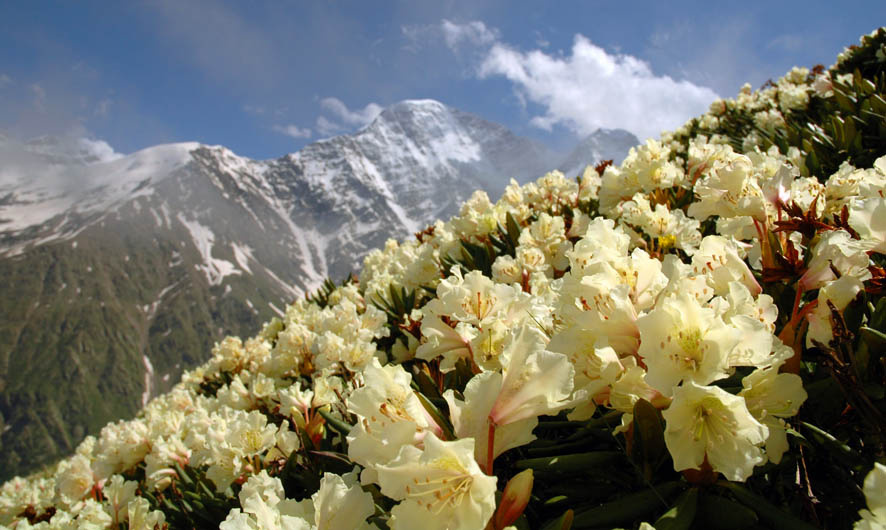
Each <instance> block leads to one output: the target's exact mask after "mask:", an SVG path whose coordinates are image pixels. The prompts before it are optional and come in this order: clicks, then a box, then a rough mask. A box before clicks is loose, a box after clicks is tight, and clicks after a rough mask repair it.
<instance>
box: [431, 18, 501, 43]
mask: <svg viewBox="0 0 886 530" xmlns="http://www.w3.org/2000/svg"><path fill="white" fill-rule="evenodd" d="M440 27H441V28H442V29H443V39H445V40H446V45H447V46H449V48H450V49H452V50H455V49H457V48H458V47H459V46H460V45H462V44H472V45H474V46H483V45H486V44H491V43H493V42H495V41H496V40H498V31H496V30H494V29H490V28H488V27H486V24H484V23H483V22H481V21H479V20H472V21H470V22H468V23H466V24H456V23H455V22H451V21H449V20H445V19H444V20H443V22H442V23H441V24H440Z"/></svg>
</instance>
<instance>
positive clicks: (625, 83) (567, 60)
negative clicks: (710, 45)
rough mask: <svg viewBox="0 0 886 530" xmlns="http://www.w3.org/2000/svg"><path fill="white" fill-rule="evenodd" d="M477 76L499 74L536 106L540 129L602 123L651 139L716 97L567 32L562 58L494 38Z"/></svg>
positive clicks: (583, 130)
mask: <svg viewBox="0 0 886 530" xmlns="http://www.w3.org/2000/svg"><path fill="white" fill-rule="evenodd" d="M478 75H479V76H480V77H481V78H486V77H491V76H503V77H505V78H507V79H509V80H510V81H511V82H512V83H514V85H515V90H516V91H517V92H518V94H519V95H520V96H521V97H523V98H525V99H526V100H527V101H530V102H532V103H536V104H539V105H541V106H542V107H544V109H545V111H544V113H543V114H541V115H537V116H535V117H533V118H532V120H531V123H532V124H533V125H535V126H537V127H540V128H542V129H546V130H550V129H551V127H553V126H554V125H563V126H566V127H568V128H570V129H572V130H573V131H575V132H576V133H578V134H580V135H586V134H590V133H591V132H593V131H594V130H596V129H598V128H601V127H602V128H623V129H627V130H629V131H631V132H633V133H634V134H636V135H637V136H639V137H640V138H648V137H657V136H658V135H659V134H660V133H661V132H662V131H664V130H671V129H674V128H676V127H679V126H680V125H682V124H683V123H684V122H685V121H686V120H687V119H689V118H691V117H693V116H695V115H698V114H701V113H703V112H704V111H705V110H707V108H708V105H709V104H710V103H711V101H713V100H714V99H716V98H717V94H716V93H715V92H714V91H713V90H711V89H709V88H705V87H700V86H697V85H694V84H692V83H690V82H689V81H675V80H674V79H672V78H671V77H668V76H656V75H655V74H654V73H653V72H652V69H651V68H650V66H649V64H648V63H646V62H645V61H643V60H640V59H638V58H636V57H632V56H630V55H615V54H609V53H607V52H606V51H605V50H604V49H603V48H600V47H599V46H596V45H594V44H593V43H592V42H591V41H590V40H588V39H587V38H586V37H584V36H582V35H576V36H575V40H574V42H573V45H572V53H571V55H568V56H564V55H556V56H555V55H548V54H545V53H544V52H542V51H539V50H534V51H530V52H525V53H524V52H520V51H518V50H515V49H513V48H511V47H509V46H507V45H505V44H502V43H495V44H494V45H493V46H492V47H491V48H490V50H489V51H488V53H487V54H486V56H485V59H484V60H483V62H482V64H481V65H480V67H479V69H478Z"/></svg>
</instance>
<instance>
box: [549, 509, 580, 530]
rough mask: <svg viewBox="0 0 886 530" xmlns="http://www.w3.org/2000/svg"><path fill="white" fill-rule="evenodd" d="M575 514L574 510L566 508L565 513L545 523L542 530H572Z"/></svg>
mask: <svg viewBox="0 0 886 530" xmlns="http://www.w3.org/2000/svg"><path fill="white" fill-rule="evenodd" d="M574 515H575V514H574V512H573V511H572V510H566V511H565V512H563V515H561V516H560V517H557V518H556V519H554V520H552V521H549V522H548V523H547V524H546V525H544V526H543V527H542V530H570V528H572V522H573V518H574Z"/></svg>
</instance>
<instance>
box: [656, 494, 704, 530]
mask: <svg viewBox="0 0 886 530" xmlns="http://www.w3.org/2000/svg"><path fill="white" fill-rule="evenodd" d="M697 508H698V488H692V489H690V490H689V491H687V492H686V493H684V494H683V495H681V496H680V499H679V500H677V504H675V505H674V507H673V508H671V509H670V510H668V511H667V512H665V513H664V515H662V516H661V517H659V518H658V520H657V521H655V524H654V525H653V526H655V530H689V527H690V526H692V522H693V521H694V520H695V513H696V510H697Z"/></svg>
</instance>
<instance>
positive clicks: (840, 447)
mask: <svg viewBox="0 0 886 530" xmlns="http://www.w3.org/2000/svg"><path fill="white" fill-rule="evenodd" d="M800 425H802V426H803V428H804V429H806V431H807V435H808V438H811V439H812V440H814V441H816V442H818V443H819V444H820V445H821V446H822V447H824V448H825V449H826V450H827V451H828V452H830V453H831V454H832V455H834V456H835V457H836V458H838V459H839V460H840V461H842V462H844V463H845V464H848V465H850V466H853V467H855V466H864V465H865V463H866V460H865V459H864V458H863V457H862V456H861V455H859V454H858V453H856V452H855V451H854V450H853V449H852V448H851V447H849V446H848V445H846V444H845V443H843V442H841V441H840V440H838V439H837V438H836V437H835V436H834V435H832V434H830V433H829V432H826V431H825V430H824V429H821V428H820V427H816V426H815V425H812V424H811V423H807V422H805V421H803V422H800Z"/></svg>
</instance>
